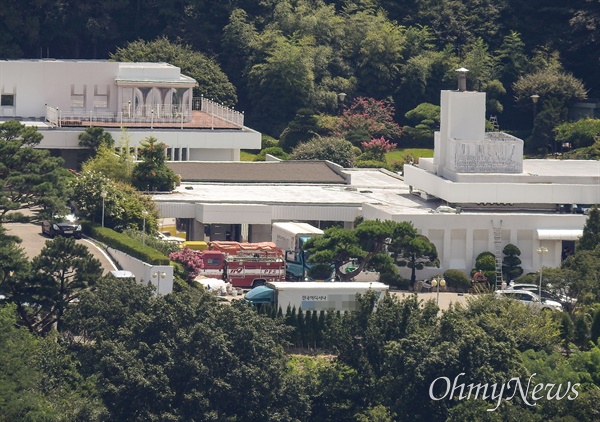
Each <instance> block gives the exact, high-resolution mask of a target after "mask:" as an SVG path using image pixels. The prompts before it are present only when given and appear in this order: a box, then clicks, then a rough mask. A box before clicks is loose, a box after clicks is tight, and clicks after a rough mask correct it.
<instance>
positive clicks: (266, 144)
mask: <svg viewBox="0 0 600 422" xmlns="http://www.w3.org/2000/svg"><path fill="white" fill-rule="evenodd" d="M278 146H279V141H278V140H277V139H275V138H273V137H271V136H269V135H265V134H263V135H262V137H261V141H260V149H265V148H273V147H278Z"/></svg>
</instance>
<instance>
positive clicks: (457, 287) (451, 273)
mask: <svg viewBox="0 0 600 422" xmlns="http://www.w3.org/2000/svg"><path fill="white" fill-rule="evenodd" d="M444 280H446V286H448V288H449V289H451V290H454V291H456V292H467V291H469V288H470V287H471V280H470V279H469V277H467V275H466V274H465V273H463V272H462V271H459V270H446V272H444Z"/></svg>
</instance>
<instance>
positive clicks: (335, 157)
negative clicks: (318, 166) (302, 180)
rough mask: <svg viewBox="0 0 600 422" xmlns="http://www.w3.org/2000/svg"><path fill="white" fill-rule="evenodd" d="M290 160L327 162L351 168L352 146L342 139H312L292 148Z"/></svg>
mask: <svg viewBox="0 0 600 422" xmlns="http://www.w3.org/2000/svg"><path fill="white" fill-rule="evenodd" d="M290 160H329V161H333V162H334V163H336V164H339V165H340V166H342V167H352V166H353V164H354V152H353V151H352V144H351V143H350V142H348V141H346V140H345V139H343V138H333V137H327V138H313V139H312V140H310V141H308V142H305V143H303V144H300V145H298V146H297V147H296V148H294V150H293V151H292V153H291V154H290Z"/></svg>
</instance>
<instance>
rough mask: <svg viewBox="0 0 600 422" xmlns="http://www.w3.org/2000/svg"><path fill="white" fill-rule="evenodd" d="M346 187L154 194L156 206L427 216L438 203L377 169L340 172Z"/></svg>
mask: <svg viewBox="0 0 600 422" xmlns="http://www.w3.org/2000/svg"><path fill="white" fill-rule="evenodd" d="M344 172H349V173H351V184H350V185H340V184H332V185H318V184H306V185H302V184H285V185H278V184H270V183H269V184H257V183H248V184H240V183H198V184H182V186H178V187H177V188H176V190H175V191H173V192H172V193H170V194H168V195H154V196H153V200H154V201H155V202H156V203H161V202H174V203H177V202H186V203H215V204H239V205H243V204H267V205H268V204H285V205H299V206H300V205H302V206H304V205H325V206H327V205H330V206H335V205H340V206H356V207H360V206H362V204H365V203H368V204H373V205H388V206H391V207H394V208H398V209H402V210H403V213H406V214H414V213H423V214H426V213H428V212H429V211H430V210H431V209H432V208H435V207H437V206H438V205H439V203H435V204H434V203H427V202H425V201H423V200H421V199H420V198H418V197H417V196H415V195H411V194H410V193H409V187H408V185H406V184H405V183H404V181H403V180H402V179H401V177H400V176H399V175H395V174H393V173H390V172H387V171H381V170H379V169H344Z"/></svg>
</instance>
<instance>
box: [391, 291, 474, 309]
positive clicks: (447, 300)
mask: <svg viewBox="0 0 600 422" xmlns="http://www.w3.org/2000/svg"><path fill="white" fill-rule="evenodd" d="M392 293H393V294H395V295H397V296H399V297H400V298H405V297H407V296H410V295H412V294H413V292H403V291H392ZM417 296H418V297H419V300H423V301H427V300H430V299H433V301H434V302H435V301H437V300H438V299H437V293H436V292H431V293H424V292H419V293H417ZM472 297H473V295H470V294H467V293H451V292H440V296H439V302H438V306H439V307H440V309H442V310H446V309H448V308H449V306H450V304H451V303H461V304H463V305H464V304H466V303H467V300H469V298H472Z"/></svg>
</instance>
